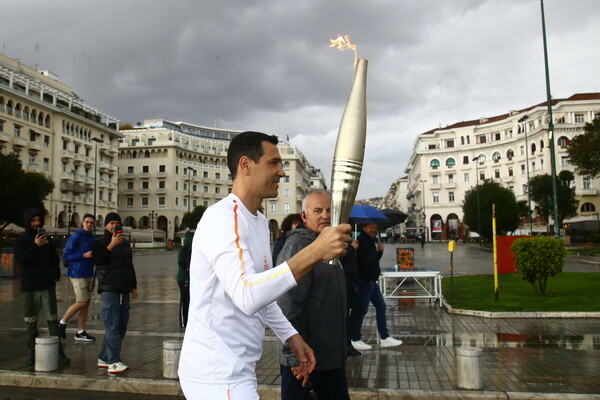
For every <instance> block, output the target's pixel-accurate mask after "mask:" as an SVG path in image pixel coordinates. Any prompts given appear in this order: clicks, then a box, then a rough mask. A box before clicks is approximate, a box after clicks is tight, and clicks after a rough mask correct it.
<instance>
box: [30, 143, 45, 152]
mask: <svg viewBox="0 0 600 400" xmlns="http://www.w3.org/2000/svg"><path fill="white" fill-rule="evenodd" d="M27 148H28V149H29V150H30V151H42V145H41V144H39V143H37V142H29V143H28V145H27Z"/></svg>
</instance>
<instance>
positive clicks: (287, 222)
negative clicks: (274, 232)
mask: <svg viewBox="0 0 600 400" xmlns="http://www.w3.org/2000/svg"><path fill="white" fill-rule="evenodd" d="M301 222H302V218H300V214H288V216H287V217H285V218H284V219H283V222H281V231H282V232H289V231H291V230H292V225H294V224H299V223H301Z"/></svg>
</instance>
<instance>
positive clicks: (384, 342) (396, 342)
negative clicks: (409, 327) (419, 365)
mask: <svg viewBox="0 0 600 400" xmlns="http://www.w3.org/2000/svg"><path fill="white" fill-rule="evenodd" d="M401 344H402V340H400V339H394V338H393V337H391V336H388V337H386V338H385V339H381V343H379V345H380V346H381V347H396V346H400V345H401Z"/></svg>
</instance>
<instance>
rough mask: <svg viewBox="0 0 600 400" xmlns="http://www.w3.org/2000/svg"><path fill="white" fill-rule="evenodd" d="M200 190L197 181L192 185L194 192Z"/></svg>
mask: <svg viewBox="0 0 600 400" xmlns="http://www.w3.org/2000/svg"><path fill="white" fill-rule="evenodd" d="M197 191H198V185H196V184H195V183H194V184H193V185H192V192H194V193H196V192H197Z"/></svg>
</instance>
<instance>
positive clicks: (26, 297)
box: [21, 286, 59, 350]
mask: <svg viewBox="0 0 600 400" xmlns="http://www.w3.org/2000/svg"><path fill="white" fill-rule="evenodd" d="M21 304H22V306H23V318H24V320H25V331H26V334H25V337H26V339H27V347H28V348H29V349H32V350H33V349H34V348H35V338H36V337H38V329H37V319H38V314H39V313H40V311H41V312H42V315H43V316H44V318H45V319H46V323H47V324H48V336H58V335H59V332H58V324H57V322H56V288H55V287H54V286H52V287H49V288H48V289H44V290H36V291H33V292H21Z"/></svg>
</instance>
